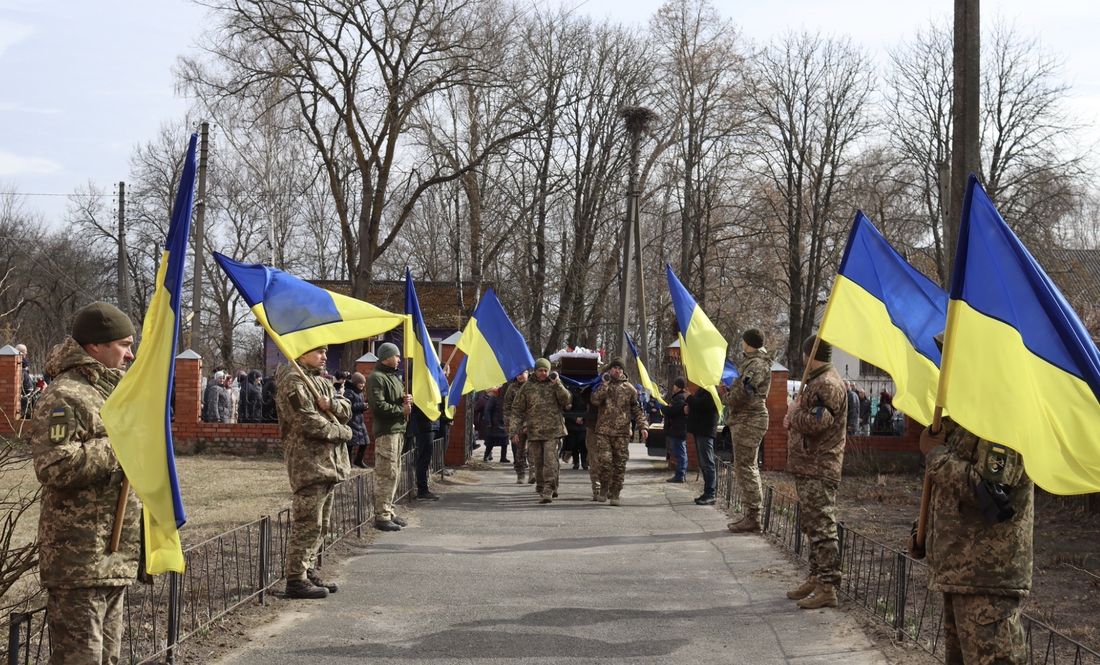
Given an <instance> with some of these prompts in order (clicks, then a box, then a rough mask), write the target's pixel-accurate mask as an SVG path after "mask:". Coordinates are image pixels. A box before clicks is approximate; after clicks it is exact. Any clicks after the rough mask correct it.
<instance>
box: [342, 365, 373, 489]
mask: <svg viewBox="0 0 1100 665" xmlns="http://www.w3.org/2000/svg"><path fill="white" fill-rule="evenodd" d="M366 385H367V378H366V377H365V376H363V375H362V374H360V373H359V372H355V373H354V374H352V375H351V378H350V379H348V380H347V381H345V382H344V397H346V398H348V400H349V401H350V402H351V419H350V420H348V427H350V428H351V440H350V441H348V457H351V458H352V464H353V465H354V466H357V467H359V468H360V469H365V468H367V465H366V464H365V463H363V455H365V454H366V452H367V446H369V445H370V435H368V434H367V426H366V424H365V423H364V422H363V413H365V412H366V410H367V404H366V402H365V401H364V400H363V388H364V387H365V386H366Z"/></svg>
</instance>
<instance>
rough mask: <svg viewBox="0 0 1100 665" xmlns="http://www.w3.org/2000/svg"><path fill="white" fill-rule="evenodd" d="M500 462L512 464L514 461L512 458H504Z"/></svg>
mask: <svg viewBox="0 0 1100 665" xmlns="http://www.w3.org/2000/svg"><path fill="white" fill-rule="evenodd" d="M500 463H501V464H511V463H512V460H510V459H502V460H500Z"/></svg>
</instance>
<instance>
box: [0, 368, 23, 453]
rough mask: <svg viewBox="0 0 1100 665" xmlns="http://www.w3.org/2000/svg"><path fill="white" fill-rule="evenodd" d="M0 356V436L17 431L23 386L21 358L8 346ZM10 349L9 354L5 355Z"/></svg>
mask: <svg viewBox="0 0 1100 665" xmlns="http://www.w3.org/2000/svg"><path fill="white" fill-rule="evenodd" d="M4 349H5V355H0V434H13V433H14V432H17V431H19V425H20V422H19V421H20V420H21V417H20V413H19V392H20V387H21V386H22V385H23V363H22V358H23V357H22V356H21V355H19V354H18V353H17V352H15V349H13V348H12V347H10V346H7V347H4ZM8 349H10V350H11V353H10V354H9V353H7V350H8Z"/></svg>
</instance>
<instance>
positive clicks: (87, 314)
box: [72, 302, 134, 346]
mask: <svg viewBox="0 0 1100 665" xmlns="http://www.w3.org/2000/svg"><path fill="white" fill-rule="evenodd" d="M133 334H134V322H133V321H131V320H130V317H128V316H126V314H125V313H123V311H122V310H121V309H119V308H117V307H115V306H114V305H112V304H110V303H106V302H94V303H92V304H90V305H88V306H87V307H85V308H84V309H82V310H80V311H79V312H77V313H76V318H75V319H73V332H72V335H73V339H75V340H76V343H77V344H80V345H81V346H83V345H84V344H106V343H107V342H113V341H115V340H118V339H125V338H127V337H129V336H131V335H133Z"/></svg>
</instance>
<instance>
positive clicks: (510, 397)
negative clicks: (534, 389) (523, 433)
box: [500, 377, 531, 434]
mask: <svg viewBox="0 0 1100 665" xmlns="http://www.w3.org/2000/svg"><path fill="white" fill-rule="evenodd" d="M530 381H531V379H530V377H528V379H527V382H526V383H530ZM526 383H517V382H516V380H515V379H512V380H511V381H509V382H508V383H506V384H505V386H504V388H502V391H503V392H501V398H500V402H501V404H503V408H504V423H505V424H506V425H507V426H508V427H511V426H512V425H511V423H512V402H514V401H515V400H516V395H517V394H519V389H520V388H522V387H523V386H524V385H526ZM524 426H526V423H520V429H523V428H524ZM508 433H509V434H519V430H518V429H517V430H509V431H508Z"/></svg>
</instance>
